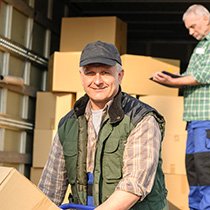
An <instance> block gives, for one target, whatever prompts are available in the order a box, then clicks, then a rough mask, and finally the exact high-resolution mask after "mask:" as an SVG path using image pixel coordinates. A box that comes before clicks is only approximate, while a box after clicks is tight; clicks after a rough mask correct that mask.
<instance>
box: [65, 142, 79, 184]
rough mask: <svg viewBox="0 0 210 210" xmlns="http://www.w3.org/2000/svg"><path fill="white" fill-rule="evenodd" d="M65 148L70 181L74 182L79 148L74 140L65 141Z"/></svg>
mask: <svg viewBox="0 0 210 210" xmlns="http://www.w3.org/2000/svg"><path fill="white" fill-rule="evenodd" d="M64 142H65V141H64ZM63 148H64V150H63V151H64V157H65V164H66V169H67V173H68V178H69V183H70V184H74V183H75V181H76V165H77V150H76V149H75V146H74V143H73V142H71V143H69V142H68V143H67V142H65V143H64V145H63Z"/></svg>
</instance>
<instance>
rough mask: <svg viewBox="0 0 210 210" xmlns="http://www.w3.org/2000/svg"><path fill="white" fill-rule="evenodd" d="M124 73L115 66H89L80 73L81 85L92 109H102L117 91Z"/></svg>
mask: <svg viewBox="0 0 210 210" xmlns="http://www.w3.org/2000/svg"><path fill="white" fill-rule="evenodd" d="M123 75H124V72H123V71H121V72H118V71H117V69H116V67H115V66H107V65H102V64H91V65H88V66H86V67H85V68H84V70H81V71H80V76H81V79H82V85H83V88H84V90H85V92H86V93H87V95H88V96H89V98H90V101H91V105H92V109H103V108H104V106H105V104H106V103H107V102H108V101H109V100H110V99H112V98H113V97H114V96H115V95H116V94H117V92H118V90H119V85H120V84H121V81H122V78H123Z"/></svg>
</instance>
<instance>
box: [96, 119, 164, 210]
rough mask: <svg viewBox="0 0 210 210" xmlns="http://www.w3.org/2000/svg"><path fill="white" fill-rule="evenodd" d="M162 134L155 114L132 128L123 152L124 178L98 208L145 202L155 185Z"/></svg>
mask: <svg viewBox="0 0 210 210" xmlns="http://www.w3.org/2000/svg"><path fill="white" fill-rule="evenodd" d="M160 142H161V134H160V129H159V126H158V123H157V121H156V120H155V118H154V117H153V116H150V115H148V116H146V117H144V119H143V120H142V121H141V122H139V123H138V124H137V126H136V127H135V128H134V129H133V130H132V131H131V133H130V135H129V137H128V139H127V143H126V145H125V151H124V154H123V164H124V166H123V178H122V179H121V181H120V182H119V183H118V185H117V187H116V189H115V191H114V193H113V194H112V195H111V196H110V197H109V198H108V199H107V200H106V201H105V202H104V203H102V204H101V205H100V206H98V207H97V208H96V210H107V209H109V210H128V209H130V208H131V207H132V206H133V205H134V204H135V203H136V202H137V201H142V200H143V199H144V198H145V197H146V196H147V195H148V194H149V193H150V192H151V189H152V187H153V184H154V179H155V174H156V170H157V164H158V159H159V148H160Z"/></svg>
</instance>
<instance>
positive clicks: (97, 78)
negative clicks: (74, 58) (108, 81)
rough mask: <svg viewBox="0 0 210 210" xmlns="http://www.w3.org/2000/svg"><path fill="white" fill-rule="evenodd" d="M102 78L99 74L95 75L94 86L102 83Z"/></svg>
mask: <svg viewBox="0 0 210 210" xmlns="http://www.w3.org/2000/svg"><path fill="white" fill-rule="evenodd" d="M102 81H103V80H102V76H101V74H99V73H97V74H96V75H95V78H94V82H95V84H97V85H98V84H100V83H102Z"/></svg>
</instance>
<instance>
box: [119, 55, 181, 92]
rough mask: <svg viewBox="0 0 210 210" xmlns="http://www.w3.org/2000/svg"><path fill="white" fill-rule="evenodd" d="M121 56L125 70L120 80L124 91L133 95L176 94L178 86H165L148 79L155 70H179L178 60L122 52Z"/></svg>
mask: <svg viewBox="0 0 210 210" xmlns="http://www.w3.org/2000/svg"><path fill="white" fill-rule="evenodd" d="M121 58H122V65H123V68H124V71H125V75H124V78H123V81H122V88H123V90H124V91H126V92H128V93H130V94H134V95H172V96H178V88H169V87H165V86H163V85H160V84H158V83H156V82H153V81H152V80H150V79H149V78H150V77H151V76H152V75H153V74H154V72H156V71H162V70H165V71H169V72H172V73H176V72H179V70H180V68H179V63H180V62H179V61H178V60H173V59H161V58H160V59H159V58H153V57H149V56H139V55H129V54H124V55H122V56H121ZM174 63H176V65H174Z"/></svg>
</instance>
